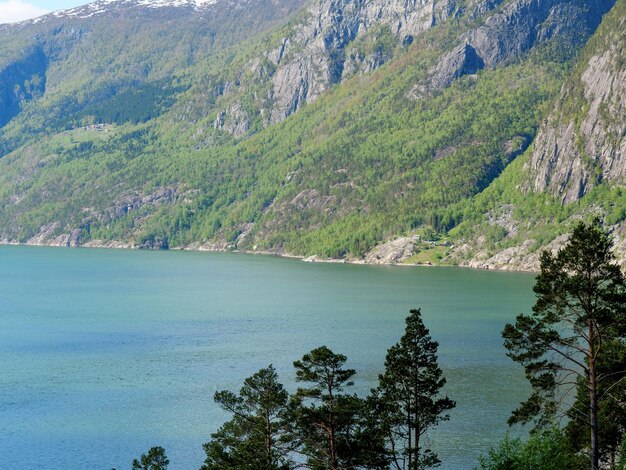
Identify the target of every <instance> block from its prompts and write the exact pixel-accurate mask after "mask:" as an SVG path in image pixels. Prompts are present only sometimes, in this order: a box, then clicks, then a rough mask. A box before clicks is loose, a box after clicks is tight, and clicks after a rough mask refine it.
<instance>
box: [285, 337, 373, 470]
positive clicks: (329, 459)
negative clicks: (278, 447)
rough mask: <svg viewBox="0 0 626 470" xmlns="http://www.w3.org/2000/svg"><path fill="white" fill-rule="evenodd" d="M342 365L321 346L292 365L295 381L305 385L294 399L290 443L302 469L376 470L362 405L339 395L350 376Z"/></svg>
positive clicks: (352, 397)
mask: <svg viewBox="0 0 626 470" xmlns="http://www.w3.org/2000/svg"><path fill="white" fill-rule="evenodd" d="M345 363H346V356H344V355H342V354H335V353H334V352H332V351H331V350H330V349H328V348H327V347H326V346H321V347H319V348H316V349H314V350H312V351H311V352H309V353H307V354H305V355H304V356H303V357H302V359H301V360H299V361H295V362H294V367H295V368H296V380H297V381H298V382H307V383H309V384H310V386H309V387H301V388H299V389H298V391H297V392H296V395H295V397H294V425H295V426H294V439H295V440H296V441H297V442H298V443H300V444H301V447H300V452H301V453H302V454H304V456H305V457H306V461H307V463H306V465H307V467H308V468H312V469H316V470H317V469H320V470H322V469H324V470H340V469H341V470H345V469H354V468H381V467H380V465H379V462H380V459H379V456H378V454H377V452H376V451H377V449H378V448H379V447H377V444H378V441H377V439H376V437H375V436H374V435H373V434H370V432H369V427H368V425H367V423H366V421H367V420H366V419H364V418H363V417H364V416H365V414H364V401H363V400H362V399H360V398H358V397H357V396H355V395H348V394H345V393H343V391H344V388H346V387H350V386H352V385H353V382H352V378H353V377H354V375H355V373H356V372H355V371H354V370H353V369H346V368H344V365H345ZM377 465H378V466H377Z"/></svg>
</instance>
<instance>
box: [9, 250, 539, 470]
mask: <svg viewBox="0 0 626 470" xmlns="http://www.w3.org/2000/svg"><path fill="white" fill-rule="evenodd" d="M532 284H533V277H532V276H531V275H527V274H515V273H496V272H485V271H473V270H463V269H455V268H404V267H395V268H390V267H374V266H351V265H334V264H308V263H303V262H301V261H297V260H288V259H278V258H272V257H266V256H253V255H239V254H213V253H184V252H143V251H115V250H91V249H61V248H33V247H0V368H1V372H0V462H1V466H2V468H7V469H13V470H21V469H25V470H26V469H28V470H30V469H35V468H45V469H106V470H109V469H111V468H112V467H116V468H117V469H118V470H121V469H124V468H130V462H131V460H132V459H133V458H134V457H138V456H139V455H140V454H141V453H142V452H145V451H147V450H148V449H149V448H150V447H151V446H154V445H162V446H163V447H165V449H166V451H167V454H168V456H169V458H170V461H171V465H170V468H171V469H172V470H178V469H197V468H199V467H200V465H201V464H202V462H203V460H204V459H203V451H202V447H201V444H202V443H203V442H206V440H207V439H208V438H209V436H210V434H211V432H213V431H215V430H216V429H217V427H218V426H219V425H220V424H221V423H222V422H223V421H224V419H225V416H224V415H223V413H222V412H221V411H220V410H219V409H218V408H216V406H215V405H214V404H213V399H212V397H213V394H214V392H215V391H216V390H221V389H231V390H238V389H239V387H240V386H241V383H242V381H243V379H244V378H246V377H248V376H249V375H251V374H253V373H254V372H256V371H257V370H258V369H259V368H261V367H265V366H267V365H268V364H270V363H273V364H274V366H275V367H276V369H277V370H278V372H279V373H280V376H281V379H282V380H283V382H284V383H285V384H286V386H287V387H288V388H289V389H291V390H293V389H294V388H295V385H294V382H293V369H292V365H291V364H292V362H293V361H294V360H295V359H298V358H299V357H301V356H302V354H304V353H305V352H307V351H309V350H311V349H312V348H314V347H317V346H320V345H322V344H325V345H327V346H329V347H330V348H331V349H333V350H334V351H335V352H340V353H343V354H346V355H347V356H348V359H349V364H348V365H349V366H350V367H353V368H356V369H357V371H358V375H357V384H356V385H355V389H356V391H360V392H366V391H367V390H369V388H370V387H372V386H374V385H375V381H376V376H377V374H378V373H379V372H381V368H382V365H383V362H384V356H385V352H386V350H387V348H388V347H389V346H391V345H392V344H394V343H395V342H396V341H398V339H399V338H400V336H401V335H402V333H403V330H404V318H405V317H406V315H407V314H408V310H409V309H410V308H413V307H417V306H420V307H422V312H423V313H424V321H425V323H426V326H427V327H429V328H430V330H431V334H432V336H433V337H434V338H435V339H436V340H438V341H439V343H440V363H441V365H442V367H443V369H444V372H445V375H446V377H447V379H448V385H447V386H446V392H447V394H448V395H449V396H450V397H451V398H453V399H455V400H456V401H457V405H458V406H457V408H456V409H455V410H454V411H453V412H452V417H451V420H450V421H449V422H447V423H444V424H443V425H441V426H440V427H439V428H437V429H436V431H435V432H433V433H432V434H431V435H430V436H429V441H430V443H431V445H432V446H433V447H434V448H435V449H436V450H437V451H438V452H439V456H440V458H441V459H442V460H443V462H444V464H443V465H442V468H444V469H467V468H472V466H473V465H475V463H476V459H477V456H478V455H480V453H481V452H484V451H485V450H486V449H487V448H488V447H489V446H490V445H493V444H494V443H496V442H497V441H498V440H499V439H500V438H501V436H502V434H503V433H504V432H505V431H506V430H507V426H506V418H507V416H508V414H509V413H510V411H511V409H513V408H514V407H515V406H516V405H517V404H518V403H519V401H520V400H522V399H523V398H524V397H525V395H526V393H527V388H526V384H525V382H524V379H523V377H522V372H521V370H520V369H518V368H517V367H516V366H515V365H514V364H513V363H512V361H510V360H509V359H508V358H507V357H506V356H505V355H504V349H503V347H502V340H501V338H500V331H501V330H502V327H503V326H504V324H505V323H506V322H508V321H512V320H513V319H514V317H515V315H516V314H517V313H520V312H522V311H526V312H527V311H529V309H530V306H531V305H532V303H533V296H532V291H531V287H532Z"/></svg>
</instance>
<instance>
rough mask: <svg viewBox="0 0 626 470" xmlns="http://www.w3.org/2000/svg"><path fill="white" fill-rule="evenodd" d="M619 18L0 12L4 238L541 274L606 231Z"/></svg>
mask: <svg viewBox="0 0 626 470" xmlns="http://www.w3.org/2000/svg"><path fill="white" fill-rule="evenodd" d="M624 9H625V6H624V0H617V3H613V1H612V0H600V1H594V0H549V1H543V2H536V1H534V0H508V1H504V2H499V1H483V0H465V1H453V0H450V1H447V2H431V1H425V2H406V1H404V0H402V1H401V0H369V1H362V2H360V1H347V0H343V1H342V0H312V1H310V2H308V3H307V2H301V1H293V0H281V1H269V0H268V1H265V0H259V1H252V0H249V1H236V2H226V1H224V0H217V1H216V2H198V1H192V0H184V1H183V0H177V1H174V0H171V1H170V0H158V1H157V0H153V1H143V0H102V1H100V2H96V3H94V4H91V5H88V6H85V7H81V8H78V9H74V10H70V11H66V12H58V13H54V14H51V15H47V16H45V17H42V18H40V19H36V20H33V21H29V22H23V23H20V24H16V25H4V26H0V77H2V80H1V81H0V126H2V127H0V155H2V157H1V158H0V240H2V241H4V242H11V243H13V242H19V243H30V244H59V245H66V244H67V245H96V246H100V245H104V246H134V247H149V248H155V247H160V248H164V247H170V248H197V249H240V250H250V251H264V252H272V253H289V254H296V255H302V256H311V255H316V256H317V257H320V258H346V259H349V260H360V259H365V260H366V261H368V262H405V261H408V262H451V263H460V264H470V265H473V266H481V267H498V268H519V267H522V268H534V267H536V266H537V259H538V256H537V251H538V250H539V249H540V248H542V247H544V246H549V245H550V244H551V243H552V244H554V245H556V244H558V243H560V242H562V237H561V238H559V235H560V234H561V233H565V232H567V231H568V229H569V228H570V226H571V225H572V223H573V221H575V220H576V219H578V218H580V217H592V216H594V215H598V214H600V215H602V216H604V217H605V220H606V222H607V223H608V224H609V225H612V226H614V229H615V230H614V231H615V233H616V234H617V235H618V236H619V237H621V234H622V232H623V229H622V225H621V224H622V222H623V220H624V218H626V206H625V205H624V202H626V201H624V199H623V198H622V195H621V191H622V190H621V184H623V180H622V179H623V178H622V175H623V174H624V172H625V171H626V164H625V162H623V158H624V156H625V150H626V143H625V142H626V141H625V140H624V135H625V125H626V124H625V123H626V119H625V115H624V113H625V109H626V107H625V106H624V101H625V100H626V92H625V87H626V85H625V83H626V82H625V78H626V77H625V73H626V72H625V68H624V34H623V31H624V29H625V28H624V26H625V25H624V21H625V20H624V19H625V17H626V15H625V11H624ZM620 240H621V238H620ZM618 248H620V249H622V250H624V247H622V245H621V242H618Z"/></svg>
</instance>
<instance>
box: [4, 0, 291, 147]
mask: <svg viewBox="0 0 626 470" xmlns="http://www.w3.org/2000/svg"><path fill="white" fill-rule="evenodd" d="M302 4H303V0H277V1H274V0H241V1H239V2H237V3H233V4H231V3H230V2H227V1H219V2H215V1H205V2H201V1H197V2H196V1H192V0H179V1H173V0H167V1H166V0H163V1H145V0H100V1H98V2H95V3H92V4H89V5H86V6H84V7H78V8H74V9H71V10H66V11H62V12H55V13H52V14H49V15H46V16H43V17H41V18H37V19H35V20H32V21H25V22H22V23H19V24H15V25H0V76H1V77H2V78H3V80H2V81H1V82H0V126H3V125H5V124H7V123H8V122H9V121H11V119H13V118H16V119H15V122H12V123H11V125H9V126H8V127H7V128H5V129H2V130H1V131H0V155H2V154H4V153H7V152H8V151H10V150H13V149H15V148H17V147H18V146H19V145H21V144H23V143H24V142H25V141H27V140H28V137H33V136H35V135H37V134H40V133H44V134H49V133H51V132H55V131H56V132H58V131H59V130H63V129H69V128H71V127H72V126H76V125H84V124H85V123H88V121H89V118H90V116H93V115H95V117H96V120H105V121H106V120H109V121H110V120H111V118H110V117H109V116H108V115H107V114H106V113H105V115H104V116H99V114H98V110H101V109H102V107H103V106H106V104H107V103H109V102H110V100H115V99H118V100H119V101H122V103H121V104H122V105H123V106H124V107H126V108H132V107H134V108H140V109H137V110H135V112H134V115H133V116H132V117H133V118H134V120H135V121H145V120H149V119H150V118H152V117H154V116H156V115H158V114H159V112H160V109H159V108H160V106H159V105H160V104H161V103H162V102H163V101H166V102H167V101H168V98H170V97H172V96H174V95H175V94H176V93H178V92H180V91H181V90H182V89H185V88H188V87H189V86H190V84H189V83H188V82H185V81H184V80H182V79H181V77H184V76H185V71H186V70H188V69H189V68H190V67H192V66H193V65H195V64H198V63H206V62H207V61H210V60H212V59H213V57H214V55H219V54H224V50H225V49H227V48H228V47H233V46H235V45H238V44H240V43H241V42H242V41H246V40H249V38H250V37H251V36H254V35H256V34H258V33H261V32H263V31H265V30H267V29H268V28H270V27H272V26H275V25H276V24H280V23H282V22H284V21H286V20H287V19H288V18H289V17H290V16H291V15H292V14H294V13H295V12H297V11H298V10H299V9H300V8H301V6H302ZM116 97H117V98H116ZM155 97H156V99H155ZM34 98H41V99H40V100H37V103H33V105H32V106H30V103H31V101H32V100H33V99H34ZM129 98H130V101H129ZM114 104H115V103H114ZM109 105H110V103H109ZM129 114H133V113H129ZM98 118H100V119H98ZM92 120H93V117H92ZM118 120H119V119H118Z"/></svg>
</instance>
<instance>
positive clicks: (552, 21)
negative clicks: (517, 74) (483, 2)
mask: <svg viewBox="0 0 626 470" xmlns="http://www.w3.org/2000/svg"><path fill="white" fill-rule="evenodd" d="M613 4H614V2H613V1H612V0H599V1H593V2H584V1H579V0H573V1H572V0H546V1H538V0H514V1H512V2H509V3H507V4H506V5H504V6H503V7H502V8H501V9H499V10H498V11H496V12H495V13H494V14H493V15H491V16H489V17H488V18H487V19H486V20H485V21H484V22H483V23H482V24H481V25H480V26H478V27H476V28H474V29H471V30H470V31H468V32H467V33H465V34H463V35H462V36H461V37H460V44H459V45H458V46H457V47H456V48H455V49H453V50H452V51H451V52H449V53H448V54H446V55H444V56H443V57H442V58H441V60H440V61H439V63H438V64H437V66H436V67H435V68H434V70H433V71H432V72H431V75H432V78H431V79H430V82H429V83H428V85H427V86H426V87H423V86H420V85H418V86H417V87H416V89H415V90H413V95H415V96H420V95H421V94H422V93H423V92H425V91H428V90H441V89H443V88H445V87H447V86H449V85H450V83H452V81H453V80H454V79H456V78H458V77H460V76H463V75H468V74H474V73H476V72H477V71H478V70H481V69H483V68H494V67H496V66H498V65H500V64H502V63H506V62H508V61H510V60H512V59H515V58H517V57H520V56H521V55H522V54H524V53H525V52H526V51H528V50H530V49H531V48H532V47H534V46H536V45H547V44H548V43H552V44H553V46H556V47H558V49H559V51H560V53H561V54H564V55H566V56H567V55H568V54H569V55H571V54H572V53H574V52H575V51H576V50H578V49H579V48H580V47H581V46H582V45H584V44H585V42H586V41H587V39H588V38H589V37H590V36H591V35H592V34H593V33H594V31H595V30H596V28H597V27H598V25H599V24H600V21H601V20H602V15H604V14H605V13H606V12H607V11H608V10H609V9H610V8H611V7H612V6H613Z"/></svg>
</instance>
